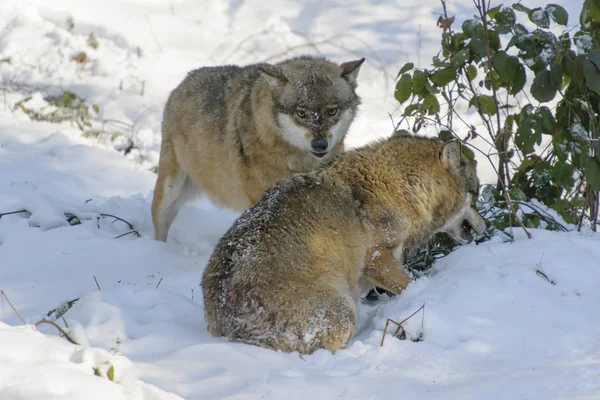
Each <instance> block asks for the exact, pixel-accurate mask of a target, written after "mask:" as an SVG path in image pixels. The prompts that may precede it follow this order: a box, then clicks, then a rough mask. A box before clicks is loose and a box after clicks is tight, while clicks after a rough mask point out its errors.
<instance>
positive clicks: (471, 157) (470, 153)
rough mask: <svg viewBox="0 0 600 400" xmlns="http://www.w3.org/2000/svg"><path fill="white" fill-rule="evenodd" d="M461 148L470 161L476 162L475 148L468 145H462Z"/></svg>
mask: <svg viewBox="0 0 600 400" xmlns="http://www.w3.org/2000/svg"><path fill="white" fill-rule="evenodd" d="M460 149H461V150H462V154H463V156H465V158H466V159H467V160H469V162H470V163H471V164H474V163H475V153H474V152H473V150H471V149H470V148H468V147H467V146H460Z"/></svg>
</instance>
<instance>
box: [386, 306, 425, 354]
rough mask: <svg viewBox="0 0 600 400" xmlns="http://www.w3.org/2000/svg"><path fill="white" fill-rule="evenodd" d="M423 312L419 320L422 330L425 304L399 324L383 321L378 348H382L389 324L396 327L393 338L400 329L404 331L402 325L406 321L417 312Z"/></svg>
mask: <svg viewBox="0 0 600 400" xmlns="http://www.w3.org/2000/svg"><path fill="white" fill-rule="evenodd" d="M421 310H423V317H422V319H421V328H423V323H424V321H425V304H423V305H422V306H421V307H419V309H418V310H417V311H415V312H414V313H412V314H410V315H409V316H408V317H406V318H404V319H403V320H402V321H401V322H396V321H394V320H393V319H391V318H388V319H387V320H386V321H385V327H384V328H383V335H382V336H381V344H380V346H383V343H384V341H385V335H387V329H388V325H389V323H390V322H391V323H393V324H395V325H396V326H397V328H396V330H395V331H394V335H393V336H397V335H398V332H400V330H401V329H402V330H403V331H404V327H403V326H402V324H403V323H405V322H406V321H408V320H409V319H411V318H412V317H413V316H414V315H415V314H417V313H418V312H419V311H421Z"/></svg>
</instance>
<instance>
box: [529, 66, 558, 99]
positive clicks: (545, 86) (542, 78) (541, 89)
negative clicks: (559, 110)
mask: <svg viewBox="0 0 600 400" xmlns="http://www.w3.org/2000/svg"><path fill="white" fill-rule="evenodd" d="M531 95H532V96H533V97H534V98H535V99H536V100H537V101H539V102H540V103H544V102H546V101H550V100H552V99H554V96H555V95H556V89H555V88H554V87H552V83H551V82H550V71H548V70H547V69H544V70H541V71H539V72H538V73H537V74H536V75H535V78H533V83H532V84H531Z"/></svg>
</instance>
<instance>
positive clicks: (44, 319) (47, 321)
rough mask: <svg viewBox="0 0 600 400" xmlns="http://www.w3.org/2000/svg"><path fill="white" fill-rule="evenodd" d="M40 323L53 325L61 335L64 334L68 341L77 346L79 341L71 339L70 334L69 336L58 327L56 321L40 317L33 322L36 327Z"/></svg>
mask: <svg viewBox="0 0 600 400" xmlns="http://www.w3.org/2000/svg"><path fill="white" fill-rule="evenodd" d="M42 324H49V325H52V326H53V327H55V328H56V329H58V331H59V332H60V334H61V335H62V336H64V337H65V338H66V339H67V340H68V341H69V342H71V343H73V344H74V345H77V346H79V343H77V341H75V339H73V338H72V337H71V336H69V334H68V333H67V332H66V331H65V330H64V329H63V328H61V327H60V325H58V324H57V323H55V322H53V321H50V320H48V319H46V318H42V319H41V320H39V321H38V322H36V323H35V326H36V327H38V326H40V325H42Z"/></svg>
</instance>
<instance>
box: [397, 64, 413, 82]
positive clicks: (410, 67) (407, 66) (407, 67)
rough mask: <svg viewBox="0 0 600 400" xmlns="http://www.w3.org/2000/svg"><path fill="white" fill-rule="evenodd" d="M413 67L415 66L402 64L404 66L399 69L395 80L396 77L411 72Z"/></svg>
mask: <svg viewBox="0 0 600 400" xmlns="http://www.w3.org/2000/svg"><path fill="white" fill-rule="evenodd" d="M414 67H415V64H413V63H411V62H408V63H406V64H404V66H403V67H402V68H400V71H399V72H398V75H397V76H396V79H398V77H399V76H400V75H402V74H404V73H406V72H408V71H410V70H412V69H413V68H414Z"/></svg>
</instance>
